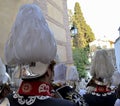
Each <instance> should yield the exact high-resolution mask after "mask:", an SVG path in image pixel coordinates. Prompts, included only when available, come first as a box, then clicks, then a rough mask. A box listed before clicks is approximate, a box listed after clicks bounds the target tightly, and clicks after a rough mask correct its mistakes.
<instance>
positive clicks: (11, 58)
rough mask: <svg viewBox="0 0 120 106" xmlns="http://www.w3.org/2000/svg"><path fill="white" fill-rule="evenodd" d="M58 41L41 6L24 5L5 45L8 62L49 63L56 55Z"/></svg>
mask: <svg viewBox="0 0 120 106" xmlns="http://www.w3.org/2000/svg"><path fill="white" fill-rule="evenodd" d="M56 51H57V47H56V41H55V38H54V35H53V33H52V32H51V30H50V28H49V26H48V24H47V21H46V20H45V18H44V16H43V14H42V11H41V9H40V7H39V6H37V5H35V4H25V5H23V6H22V7H21V8H20V10H19V12H18V14H17V17H16V20H15V23H14V24H13V27H12V29H11V33H10V39H9V40H8V41H7V43H6V45H5V60H6V63H7V64H10V65H11V64H29V63H31V62H42V63H44V64H48V63H49V62H50V61H51V60H54V58H55V56H56Z"/></svg>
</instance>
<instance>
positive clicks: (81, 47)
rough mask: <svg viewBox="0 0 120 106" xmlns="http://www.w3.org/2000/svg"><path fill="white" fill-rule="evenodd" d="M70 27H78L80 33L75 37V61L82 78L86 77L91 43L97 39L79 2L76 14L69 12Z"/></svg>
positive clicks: (76, 4) (75, 10)
mask: <svg viewBox="0 0 120 106" xmlns="http://www.w3.org/2000/svg"><path fill="white" fill-rule="evenodd" d="M69 22H70V25H72V26H75V27H77V29H78V33H77V34H76V36H74V37H73V60H74V65H75V66H76V67H77V70H78V72H79V75H80V77H85V76H86V66H87V65H88V64H89V62H88V54H89V51H90V50H89V43H90V42H92V41H93V40H94V39H95V37H94V33H93V32H92V29H91V28H90V26H89V25H88V24H87V23H86V21H85V19H84V17H83V13H82V11H81V8H80V4H79V3H78V2H76V3H75V7H74V13H72V11H69Z"/></svg>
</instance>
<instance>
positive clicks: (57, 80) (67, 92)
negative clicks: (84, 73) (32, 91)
mask: <svg viewBox="0 0 120 106" xmlns="http://www.w3.org/2000/svg"><path fill="white" fill-rule="evenodd" d="M72 68H73V69H74V68H75V67H72ZM66 74H67V66H66V65H65V64H63V63H59V64H57V65H55V68H54V82H53V85H54V90H55V93H56V95H57V97H59V98H63V99H67V100H69V101H72V102H74V103H76V104H77V106H87V103H86V102H85V100H84V99H83V98H82V96H81V95H79V93H78V92H77V91H75V89H74V88H73V87H72V86H70V85H69V84H68V82H67V78H66ZM72 75H73V77H74V78H73V77H72V78H71V80H76V78H75V77H76V72H75V73H72ZM70 77H71V76H70Z"/></svg>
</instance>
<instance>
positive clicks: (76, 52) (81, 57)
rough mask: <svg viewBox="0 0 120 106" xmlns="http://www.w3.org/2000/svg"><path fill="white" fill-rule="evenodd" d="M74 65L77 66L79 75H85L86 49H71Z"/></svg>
mask: <svg viewBox="0 0 120 106" xmlns="http://www.w3.org/2000/svg"><path fill="white" fill-rule="evenodd" d="M73 59H74V65H75V66H77V71H78V72H79V76H80V77H86V70H85V69H86V64H89V61H88V55H87V51H85V49H83V48H74V49H73Z"/></svg>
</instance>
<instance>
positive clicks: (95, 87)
mask: <svg viewBox="0 0 120 106" xmlns="http://www.w3.org/2000/svg"><path fill="white" fill-rule="evenodd" d="M114 71H115V68H114V65H113V63H112V60H111V58H110V57H109V55H108V53H107V51H106V50H103V49H102V50H98V51H96V52H95V55H94V57H93V61H92V65H91V69H90V74H91V76H92V78H91V80H90V81H89V82H88V84H87V93H86V94H85V95H84V98H85V100H86V102H87V103H88V104H89V106H114V103H115V100H116V96H115V90H112V89H111V88H110V86H111V81H112V80H111V79H112V75H113V73H114Z"/></svg>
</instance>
